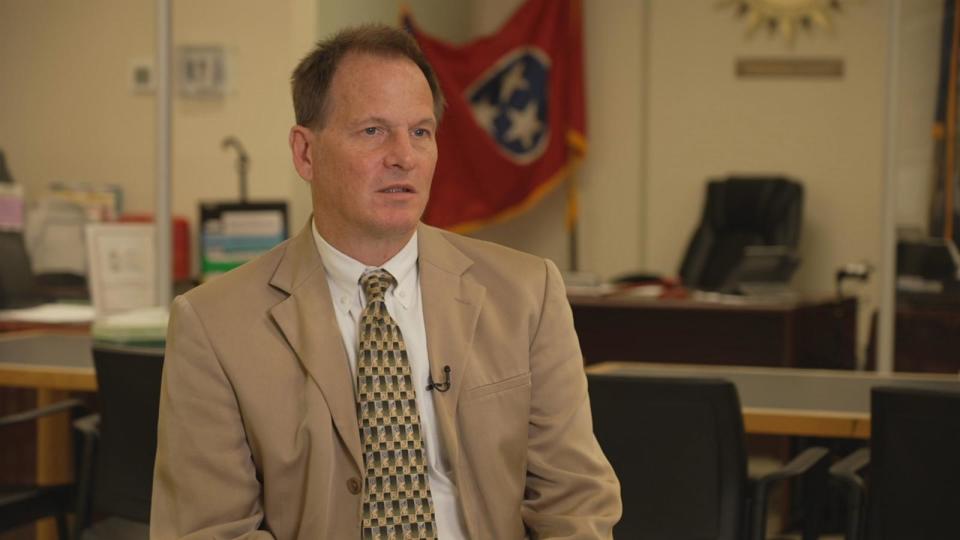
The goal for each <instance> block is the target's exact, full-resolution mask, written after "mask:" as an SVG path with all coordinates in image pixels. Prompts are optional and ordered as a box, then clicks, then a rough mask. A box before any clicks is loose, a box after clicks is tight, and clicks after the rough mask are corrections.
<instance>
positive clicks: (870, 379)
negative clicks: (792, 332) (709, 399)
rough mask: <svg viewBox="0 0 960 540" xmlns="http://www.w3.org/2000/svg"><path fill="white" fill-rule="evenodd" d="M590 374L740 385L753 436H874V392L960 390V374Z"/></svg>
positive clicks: (626, 368)
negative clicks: (886, 389) (889, 389)
mask: <svg viewBox="0 0 960 540" xmlns="http://www.w3.org/2000/svg"><path fill="white" fill-rule="evenodd" d="M587 372H588V373H592V374H599V375H620V376H631V377H715V378H721V379H727V380H729V381H731V382H733V383H734V384H735V385H736V386H737V392H738V393H739V395H740V403H741V406H742V407H743V421H744V429H745V430H746V432H747V433H751V434H764V435H799V436H812V437H836V438H853V439H868V438H870V389H871V388H873V387H874V386H899V387H910V388H928V389H943V390H954V391H960V376H956V375H938V374H914V373H895V374H892V375H880V374H877V373H867V372H850V371H839V370H812V369H790V368H759V367H734V366H692V365H671V364H648V363H639V362H606V363H602V364H597V365H594V366H590V367H588V368H587Z"/></svg>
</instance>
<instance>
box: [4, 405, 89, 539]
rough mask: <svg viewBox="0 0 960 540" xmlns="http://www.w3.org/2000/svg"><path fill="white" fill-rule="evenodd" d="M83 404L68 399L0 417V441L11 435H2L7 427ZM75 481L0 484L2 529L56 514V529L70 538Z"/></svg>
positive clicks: (64, 537)
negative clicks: (68, 516) (69, 527)
mask: <svg viewBox="0 0 960 540" xmlns="http://www.w3.org/2000/svg"><path fill="white" fill-rule="evenodd" d="M83 408H84V406H83V403H82V402H80V401H78V400H75V399H68V400H64V401H60V402H58V403H54V404H52V405H48V406H45V407H39V408H36V409H32V410H29V411H25V412H20V413H16V414H10V415H6V416H3V417H0V441H9V440H10V439H9V438H8V437H6V436H4V435H3V432H4V431H6V428H8V427H9V426H13V425H16V424H23V423H26V422H33V421H35V420H37V419H38V418H42V417H44V416H50V415H53V414H59V413H62V412H64V411H71V412H72V411H77V410H82V409H83ZM75 493H76V489H75V485H74V484H73V483H66V484H57V485H50V486H37V485H0V532H4V531H8V530H11V529H15V528H18V527H22V526H25V525H28V524H30V523H33V522H35V521H37V520H39V519H43V518H48V517H53V518H56V521H57V533H58V536H59V538H60V539H61V540H67V539H68V538H70V537H69V529H68V527H67V514H68V513H69V512H71V511H73V503H74V498H75Z"/></svg>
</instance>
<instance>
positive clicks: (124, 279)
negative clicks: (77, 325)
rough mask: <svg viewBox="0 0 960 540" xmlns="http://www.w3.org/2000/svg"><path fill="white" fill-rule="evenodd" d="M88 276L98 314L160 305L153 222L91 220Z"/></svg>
mask: <svg viewBox="0 0 960 540" xmlns="http://www.w3.org/2000/svg"><path fill="white" fill-rule="evenodd" d="M86 236H87V261H88V263H89V269H88V274H87V279H88V282H89V285H90V297H91V299H92V300H93V307H94V310H95V311H96V314H97V316H98V317H103V316H105V315H111V314H114V313H119V312H122V311H128V310H131V309H137V308H144V307H152V306H155V305H157V299H156V287H155V282H156V273H155V269H154V258H155V257H156V249H155V238H154V225H153V224H152V223H91V224H89V225H87V228H86Z"/></svg>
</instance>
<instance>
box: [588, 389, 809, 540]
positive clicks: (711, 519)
mask: <svg viewBox="0 0 960 540" xmlns="http://www.w3.org/2000/svg"><path fill="white" fill-rule="evenodd" d="M588 378H589V384H590V404H591V408H592V411H593V426H594V432H595V433H596V436H597V440H598V441H599V442H600V446H601V447H602V448H603V451H604V453H605V454H606V456H607V458H608V459H609V460H610V462H611V464H612V465H613V468H614V470H615V471H616V472H617V476H618V478H619V479H620V484H621V496H622V498H623V518H622V519H621V521H620V523H618V524H617V526H616V527H615V528H614V536H615V537H616V538H630V539H648V538H649V539H658V540H662V539H667V540H689V539H698V540H708V539H709V540H740V539H746V538H751V539H759V538H764V534H765V528H766V506H767V494H768V492H769V490H770V488H771V486H772V485H773V484H774V483H775V482H778V481H780V480H784V479H787V478H793V477H803V478H804V480H805V484H804V489H803V493H804V499H803V501H802V502H803V504H804V509H805V511H806V516H807V517H806V518H805V519H804V534H803V538H804V540H808V539H810V540H812V539H814V538H816V535H817V532H818V531H817V529H818V526H819V523H818V518H819V515H820V508H819V501H820V500H822V498H823V493H824V490H825V489H826V478H827V474H826V472H827V464H826V461H825V457H826V455H827V451H826V450H825V449H823V448H810V449H807V450H806V451H805V452H803V453H802V454H801V455H800V456H798V457H797V458H796V459H794V460H793V461H791V462H790V463H789V464H787V465H786V466H784V467H783V468H781V469H779V470H777V471H776V472H773V473H770V474H769V475H766V476H764V477H763V478H761V479H759V480H756V481H754V482H751V481H749V480H748V478H747V464H746V451H745V448H744V431H743V418H742V414H741V411H740V400H739V397H738V395H737V390H736V387H735V386H734V385H733V383H731V382H729V381H725V380H720V379H692V378H659V377H623V376H615V375H603V374H589V376H588Z"/></svg>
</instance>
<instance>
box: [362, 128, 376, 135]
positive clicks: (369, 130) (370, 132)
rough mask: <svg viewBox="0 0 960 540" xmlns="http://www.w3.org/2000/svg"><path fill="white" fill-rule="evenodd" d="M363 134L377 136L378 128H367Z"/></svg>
mask: <svg viewBox="0 0 960 540" xmlns="http://www.w3.org/2000/svg"><path fill="white" fill-rule="evenodd" d="M363 132H364V133H366V134H367V135H376V134H377V128H375V127H368V128H366V129H364V130H363Z"/></svg>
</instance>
